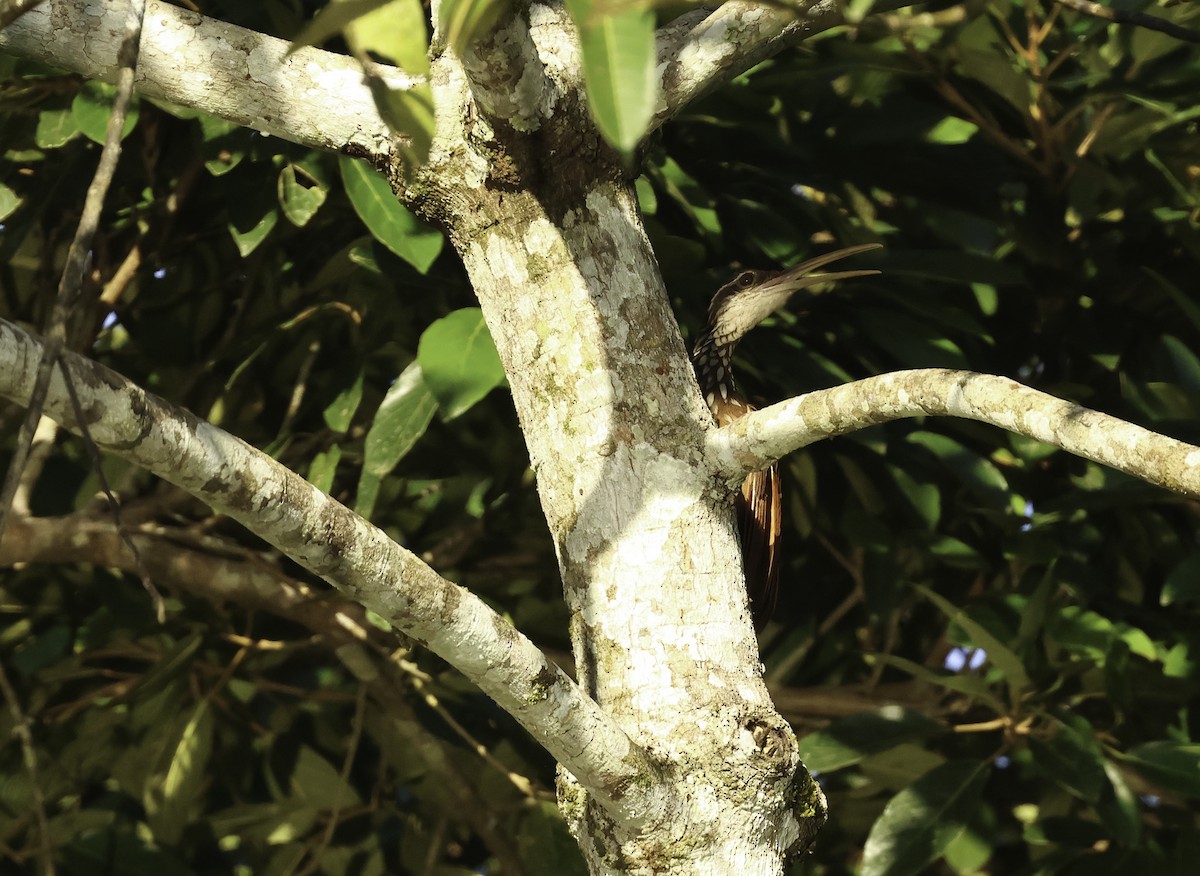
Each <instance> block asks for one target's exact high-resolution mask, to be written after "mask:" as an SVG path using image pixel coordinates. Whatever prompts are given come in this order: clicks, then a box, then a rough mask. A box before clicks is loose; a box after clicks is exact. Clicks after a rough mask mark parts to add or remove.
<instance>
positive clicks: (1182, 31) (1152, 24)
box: [1054, 0, 1200, 43]
mask: <svg viewBox="0 0 1200 876" xmlns="http://www.w3.org/2000/svg"><path fill="white" fill-rule="evenodd" d="M1054 2H1055V3H1058V4H1059V5H1060V6H1065V7H1066V8H1067V9H1074V10H1075V11H1076V12H1082V13H1083V14H1084V15H1090V16H1092V18H1099V19H1102V20H1104V21H1111V22H1113V23H1114V24H1132V25H1134V26H1135V27H1144V28H1146V30H1156V31H1158V32H1159V33H1165V34H1166V35H1167V36H1173V37H1175V39H1177V40H1183V41H1185V42H1189V43H1200V31H1196V30H1192V29H1191V28H1190V27H1183V26H1182V25H1179V24H1176V23H1175V22H1173V21H1167V20H1166V19H1165V18H1159V17H1158V16H1157V15H1149V14H1147V13H1145V12H1124V11H1122V10H1120V9H1112V8H1110V7H1108V6H1101V5H1100V4H1099V3H1092V2H1091V0H1054Z"/></svg>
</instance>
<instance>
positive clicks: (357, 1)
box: [288, 0, 392, 52]
mask: <svg viewBox="0 0 1200 876" xmlns="http://www.w3.org/2000/svg"><path fill="white" fill-rule="evenodd" d="M391 2H392V0H334V2H332V3H329V4H327V5H326V6H324V7H322V8H321V9H320V11H318V12H317V14H316V15H314V16H313V20H312V21H310V22H309V23H308V24H306V25H305V26H304V27H303V28H302V29H301V31H300V33H298V34H296V38H295V39H294V40H292V45H291V48H289V49H288V51H289V52H294V51H295V50H296V49H298V48H300V47H301V46H316V45H320V44H321V43H323V42H325V40H327V39H329V38H330V37H333V36H337V35H339V34H341V33H342V32H343V31H344V30H345V29H346V28H347V26H349V25H350V24H351V22H353V21H354V20H355V19H356V18H360V17H362V16H364V15H369V14H370V13H372V12H374V11H375V10H377V9H379V8H380V7H383V6H386V5H387V4H388V3H391Z"/></svg>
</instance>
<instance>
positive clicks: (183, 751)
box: [144, 700, 213, 845]
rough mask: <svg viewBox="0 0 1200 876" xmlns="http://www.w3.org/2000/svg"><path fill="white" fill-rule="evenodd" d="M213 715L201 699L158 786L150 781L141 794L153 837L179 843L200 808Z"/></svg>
mask: <svg viewBox="0 0 1200 876" xmlns="http://www.w3.org/2000/svg"><path fill="white" fill-rule="evenodd" d="M212 741H213V716H212V711H211V710H210V709H209V708H208V700H201V701H200V703H199V704H198V705H197V706H196V708H195V710H194V711H193V712H192V716H191V718H189V719H188V722H187V724H186V725H184V727H183V730H182V732H181V733H180V735H179V740H178V742H177V743H176V745H175V751H174V753H173V754H172V756H171V765H170V766H169V767H168V768H167V774H166V776H165V777H164V778H163V780H162V783H161V785H157V786H156V785H155V784H151V785H150V787H148V788H147V793H146V795H145V801H144V802H145V805H146V814H147V816H148V821H149V823H150V827H151V829H152V830H153V831H154V836H155V839H157V840H158V841H159V842H161V843H163V844H166V845H174V844H175V843H177V842H179V839H180V837H181V836H182V835H183V830H184V828H185V827H187V825H188V824H190V823H191V822H192V821H193V820H194V819H193V816H194V813H195V812H197V811H200V810H201V809H202V806H201V804H202V799H201V797H202V795H201V791H202V790H203V788H204V784H205V782H206V781H207V778H208V760H209V757H210V756H211V754H212Z"/></svg>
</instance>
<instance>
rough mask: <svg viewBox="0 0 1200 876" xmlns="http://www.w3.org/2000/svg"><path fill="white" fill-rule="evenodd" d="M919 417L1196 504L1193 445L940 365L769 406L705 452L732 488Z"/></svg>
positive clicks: (1197, 469) (1199, 486) (716, 436)
mask: <svg viewBox="0 0 1200 876" xmlns="http://www.w3.org/2000/svg"><path fill="white" fill-rule="evenodd" d="M922 415H934V416H949V417H963V418H965V419H968V420H978V421H979V422H981V423H990V424H991V425H993V426H999V427H1000V428H1001V429H1007V430H1008V431H1010V432H1016V433H1017V434H1019V435H1025V436H1026V437H1028V438H1036V439H1037V440H1039V441H1045V442H1046V443H1047V444H1053V445H1054V446H1056V447H1061V448H1062V449H1063V450H1066V451H1068V452H1070V453H1074V454H1075V455H1077V456H1082V457H1084V458H1085V459H1090V460H1092V461H1093V462H1099V463H1102V464H1104V465H1107V466H1110V467H1112V468H1115V469H1117V470H1118V471H1123V472H1125V473H1126V474H1130V475H1133V476H1134V477H1136V478H1141V479H1142V480H1144V481H1147V482H1149V483H1152V484H1156V485H1157V486H1160V487H1165V488H1166V489H1168V490H1171V491H1172V492H1176V493H1182V494H1183V495H1185V496H1191V497H1192V498H1200V447H1195V446H1193V445H1191V444H1185V443H1184V442H1182V441H1177V440H1176V439H1174V438H1168V437H1166V436H1165V435H1160V434H1158V433H1157V432H1151V431H1150V430H1149V429H1144V428H1142V427H1141V426H1135V425H1134V424H1132V423H1127V422H1125V421H1124V420H1119V419H1117V418H1116V417H1111V416H1109V415H1108V414H1102V413H1099V412H1097V411H1093V410H1089V409H1088V408H1085V407H1083V406H1082V405H1077V404H1075V403H1073V402H1068V401H1063V400H1062V399H1058V398H1055V397H1054V396H1052V395H1048V394H1046V393H1044V392H1040V391H1038V390H1036V389H1030V388H1029V387H1028V386H1023V385H1021V384H1020V383H1017V382H1016V381H1015V380H1010V379H1009V378H1007V377H997V376H995V375H991V374H977V373H975V372H972V371H955V370H951V369H947V368H928V369H920V370H914V371H897V372H894V373H892V374H884V375H880V376H879V377H868V378H867V379H866V380H858V381H855V382H854V383H847V384H845V385H844V386H837V387H834V388H832V389H823V390H818V391H817V392H810V393H808V394H806V395H802V396H799V397H797V398H793V399H789V400H787V401H783V402H779V403H778V404H774V405H771V406H770V407H768V408H764V409H763V410H761V411H756V412H754V413H752V414H749V415H748V416H745V417H742V418H741V419H740V420H737V421H736V422H734V423H732V424H730V425H728V426H725V427H724V428H722V429H717V430H715V431H713V432H712V433H711V435H710V437H709V441H708V451H709V453H710V454H711V458H712V459H713V460H714V461H715V462H716V464H717V466H718V467H719V468H720V471H721V474H722V476H723V477H725V478H726V479H728V481H729V482H730V483H731V484H736V483H740V482H741V480H742V478H743V477H745V476H746V474H747V473H749V472H751V471H755V470H758V469H761V468H763V467H764V466H766V465H767V464H769V463H770V462H772V461H774V460H776V459H778V458H779V457H781V456H783V455H784V454H786V453H790V452H791V451H793V450H796V449H797V448H800V447H805V446H807V445H809V444H813V443H815V442H817V441H820V440H822V439H824V438H831V437H833V436H835V435H845V434H847V433H848V432H855V431H858V430H859V429H865V428H866V427H868V426H875V425H878V424H880V423H886V422H889V421H891V420H898V419H900V418H902V417H916V416H922Z"/></svg>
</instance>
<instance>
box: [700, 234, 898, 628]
mask: <svg viewBox="0 0 1200 876" xmlns="http://www.w3.org/2000/svg"><path fill="white" fill-rule="evenodd" d="M880 248H881V247H880V244H878V243H867V244H863V245H861V246H851V247H847V248H846V249H839V250H836V251H835V252H831V253H826V254H825V255H820V256H817V257H816V258H812V259H809V260H808V261H806V262H801V263H800V264H798V265H796V266H795V267H793V268H788V269H787V270H786V271H742V272H741V273H740V274H738V275H737V276H736V277H734V278H733V279H732V280H730V281H729V282H728V283H726V284H725V285H724V286H722V287H721V288H720V289H718V290H717V294H716V295H714V296H713V300H712V303H711V304H710V305H709V306H708V326H707V328H706V329H705V331H704V334H702V335H701V336H700V338H699V339H698V340H697V341H696V346H695V348H694V349H693V350H692V366H693V367H694V368H695V369H696V380H697V381H698V382H699V384H700V391H701V393H702V394H703V395H704V400H705V401H706V402H707V403H708V407H709V410H710V411H712V415H713V418H714V419H716V421H717V425H718V426H725V425H728V424H729V423H732V422H733V421H734V420H736V419H738V418H739V417H744V416H745V415H746V414H748V413H750V412H751V411H753V410H754V409H755V408H754V405H752V404H750V403H749V402H748V401H746V399H745V397H743V396H742V394H741V393H740V392H739V391H738V387H737V383H735V382H734V379H733V373H732V371H731V370H730V363H731V361H732V359H733V350H734V347H736V346H737V344H738V341H740V340H741V339H742V338H743V337H745V335H746V334H747V333H748V332H749V331H750V330H751V329H752V328H754V327H755V326H756V325H758V324H759V323H760V322H762V321H763V320H764V319H766V318H767V317H768V316H770V315H771V314H772V313H774V312H775V311H776V310H778V309H779V308H780V307H782V306H783V305H784V304H785V303H786V302H787V300H788V299H789V298H790V297H791V296H792V294H793V293H795V292H796V291H798V290H800V289H804V288H806V287H809V286H815V285H817V284H820V283H830V282H833V281H835V280H847V279H849V278H851V277H866V276H870V275H872V274H878V273H879V271H870V270H866V271H834V272H832V273H817V271H818V269H819V268H822V267H824V266H825V265H828V264H829V263H831V262H835V261H839V260H841V259H844V258H847V257H849V256H853V255H858V254H859V253H862V252H867V251H868V250H872V249H880ZM735 504H736V506H737V518H738V531H739V533H740V535H741V541H742V562H743V563H744V565H745V572H746V589H747V591H748V593H749V596H750V614H751V617H753V619H754V628H755V629H756V630H761V629H762V628H763V627H764V626H765V625H766V623H767V621H768V620H770V618H771V614H772V612H774V610H775V600H776V597H777V595H778V590H779V533H780V531H781V530H782V528H783V511H782V505H781V495H780V483H779V464H778V463H772V464H771V465H770V466H769V467H767V468H766V469H764V470H762V471H756V472H753V473H752V474H750V475H749V476H748V477H747V478H746V480H745V481H744V482H743V483H742V490H741V492H740V493H739V494H738V495H737V496H736V497H735Z"/></svg>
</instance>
